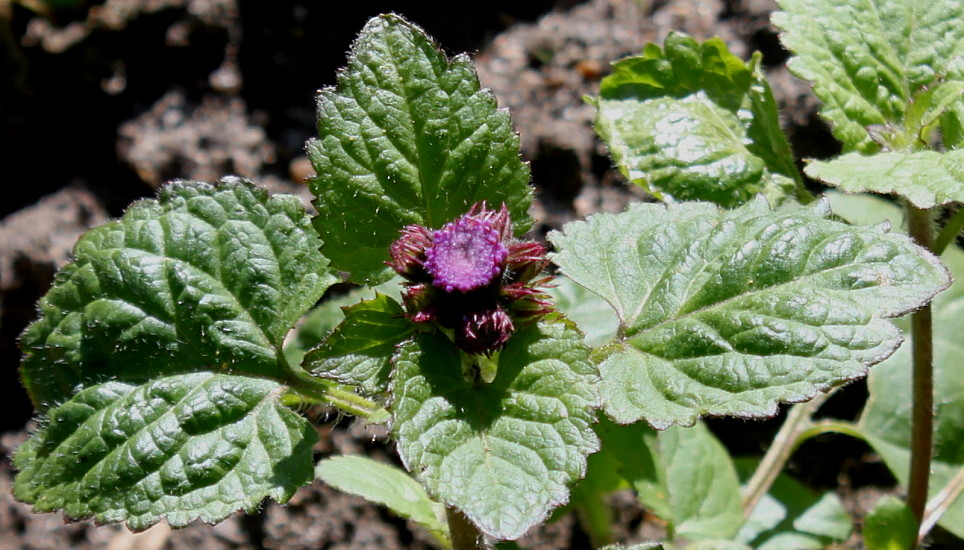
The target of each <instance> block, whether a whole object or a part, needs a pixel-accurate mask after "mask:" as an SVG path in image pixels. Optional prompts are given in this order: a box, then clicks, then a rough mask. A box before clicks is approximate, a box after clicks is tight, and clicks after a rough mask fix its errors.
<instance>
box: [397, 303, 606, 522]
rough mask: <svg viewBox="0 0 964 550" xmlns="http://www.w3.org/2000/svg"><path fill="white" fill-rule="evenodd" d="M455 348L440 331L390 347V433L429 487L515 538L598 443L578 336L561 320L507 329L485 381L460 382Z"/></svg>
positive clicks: (589, 370) (556, 501)
mask: <svg viewBox="0 0 964 550" xmlns="http://www.w3.org/2000/svg"><path fill="white" fill-rule="evenodd" d="M460 354H461V352H460V351H459V350H458V349H457V348H456V347H455V346H454V345H453V344H452V343H451V342H450V341H449V340H448V339H447V338H446V337H445V336H443V335H440V334H420V335H418V336H417V337H416V338H415V339H414V340H413V341H411V342H409V343H406V344H404V345H403V346H402V347H401V348H400V350H399V354H398V356H397V359H396V366H395V373H394V378H393V380H392V388H391V391H392V398H393V401H392V410H393V411H394V414H395V423H394V426H393V435H394V437H395V439H396V441H397V442H398V451H399V455H400V456H401V458H402V462H403V463H404V464H405V466H406V468H408V470H409V471H410V472H412V473H413V474H414V475H415V477H416V478H418V479H419V481H421V482H422V484H423V485H425V487H426V489H428V491H429V494H430V495H433V496H434V497H436V498H438V499H439V500H441V501H442V502H444V503H445V504H448V505H451V506H455V507H456V508H458V509H459V510H461V511H462V512H463V513H464V514H465V515H466V516H467V517H468V518H469V519H470V520H471V521H472V522H473V523H475V524H476V525H478V526H479V528H480V529H481V530H482V531H483V532H484V533H486V534H488V535H490V536H493V537H495V538H500V539H515V538H518V537H520V536H521V535H522V534H523V533H525V532H526V531H527V530H528V529H529V528H530V527H532V526H533V525H535V524H537V523H539V522H541V521H543V520H544V519H545V518H546V516H547V515H548V513H549V511H550V510H551V509H552V508H554V507H556V506H558V505H560V504H564V503H565V502H566V501H567V500H568V498H569V490H568V487H567V486H568V485H569V484H571V483H573V482H574V481H575V480H577V479H579V478H581V477H582V476H583V475H584V474H585V471H586V456H587V455H588V454H589V453H592V452H594V451H596V450H597V449H598V440H597V438H596V434H595V433H594V432H593V429H592V423H593V421H594V418H595V411H594V410H593V409H594V407H595V406H596V399H597V397H596V388H595V382H596V374H595V369H593V367H592V365H591V364H590V363H589V362H588V355H589V350H588V348H586V347H585V346H584V345H583V344H582V336H581V335H580V334H579V333H578V332H577V331H575V330H574V329H572V328H569V327H568V326H567V325H566V324H564V323H561V322H549V323H541V324H538V325H533V326H530V327H528V328H525V329H522V330H520V331H519V332H517V333H516V334H515V335H514V336H513V337H512V339H511V340H510V341H509V343H508V345H507V346H506V348H505V349H504V350H502V352H501V353H499V354H498V355H497V356H495V357H494V358H493V360H496V361H498V371H497V375H496V378H495V380H494V381H493V382H492V383H490V384H485V383H481V382H480V383H476V382H475V381H474V380H468V381H467V380H466V379H465V377H464V376H463V362H462V355H460ZM471 357H474V359H473V360H475V361H477V360H480V356H471Z"/></svg>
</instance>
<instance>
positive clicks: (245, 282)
mask: <svg viewBox="0 0 964 550" xmlns="http://www.w3.org/2000/svg"><path fill="white" fill-rule="evenodd" d="M320 245H321V242H320V241H319V240H318V236H317V233H315V231H314V229H313V228H312V227H311V223H310V221H309V219H308V216H307V214H306V213H305V211H304V208H303V207H302V205H301V201H300V200H299V199H297V198H296V197H292V196H284V195H277V196H271V197H269V196H268V193H267V192H266V191H264V190H263V189H258V188H256V187H254V186H253V185H251V184H249V183H247V182H244V181H241V180H237V179H230V180H225V181H224V182H222V183H221V185H219V186H217V187H213V186H210V185H207V184H203V183H196V182H178V183H174V184H172V185H169V186H166V187H164V188H163V189H161V191H160V193H159V195H158V199H157V200H146V201H141V202H138V203H136V204H134V205H133V206H131V207H130V208H129V209H128V211H127V212H126V213H125V214H124V217H123V218H121V219H120V220H117V221H114V222H110V223H107V224H105V225H102V226H99V227H96V228H94V229H92V230H90V231H89V232H87V233H86V234H85V235H84V236H83V237H81V239H80V241H78V243H77V245H76V247H75V249H74V255H75V259H74V260H73V261H72V262H70V263H69V264H67V265H66V266H65V267H64V268H63V269H62V270H61V271H60V272H59V273H58V274H57V277H56V280H55V281H54V285H53V287H52V288H51V289H50V291H49V292H48V293H47V295H46V296H45V297H44V298H43V299H42V300H41V302H40V311H41V314H42V317H41V318H40V319H39V320H38V321H36V322H35V323H34V324H32V325H31V326H30V327H28V328H27V330H26V331H25V332H24V334H23V337H22V339H21V347H22V348H23V350H24V354H25V357H24V361H23V364H22V366H21V373H22V378H23V382H24V385H25V386H26V387H27V390H28V391H29V392H30V395H31V397H32V398H33V400H34V404H35V405H36V406H37V407H38V408H39V409H41V410H43V409H45V408H46V407H47V406H49V405H52V404H54V403H57V402H61V401H63V400H64V399H66V398H67V397H69V396H70V395H71V394H72V393H73V392H74V391H75V387H76V386H77V385H78V384H88V383H91V382H95V381H98V380H104V379H107V378H110V377H119V378H120V379H121V380H124V381H129V382H141V381H145V380H150V379H152V378H155V377H158V376H163V375H168V374H175V373H178V372H188V371H196V370H198V369H217V370H218V371H229V372H232V373H235V374H251V375H256V376H262V377H274V378H279V379H283V378H284V377H285V376H286V370H285V367H284V365H283V363H284V361H283V359H280V358H279V357H280V352H279V350H280V349H281V345H282V343H283V340H284V338H285V336H286V335H287V333H288V331H289V329H291V327H292V325H294V323H295V321H296V320H297V319H298V318H299V317H300V316H301V315H302V314H303V313H304V312H305V311H306V310H307V309H308V308H309V307H311V306H312V305H314V303H315V302H316V301H317V300H318V298H320V297H321V295H322V294H323V293H324V291H325V289H326V288H328V286H329V285H330V284H332V282H333V281H334V280H335V278H334V277H333V276H332V275H331V274H330V273H329V272H328V269H327V265H328V262H327V261H326V260H325V258H324V257H323V256H321V254H320V253H319V252H318V248H319V247H320Z"/></svg>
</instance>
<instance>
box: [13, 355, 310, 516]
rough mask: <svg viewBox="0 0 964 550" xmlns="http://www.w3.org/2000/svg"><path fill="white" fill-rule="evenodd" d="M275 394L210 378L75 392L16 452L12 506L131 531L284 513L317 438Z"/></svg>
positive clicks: (263, 383)
mask: <svg viewBox="0 0 964 550" xmlns="http://www.w3.org/2000/svg"><path fill="white" fill-rule="evenodd" d="M282 389H283V388H282V387H281V386H279V385H278V384H276V383H274V382H271V381H268V380H259V379H256V378H249V377H241V376H229V375H224V374H211V373H197V374H182V375H177V376H170V377H166V378H160V379H157V380H154V381H153V382H149V383H146V384H143V385H133V384H125V383H121V382H107V383H105V384H100V385H97V386H92V387H90V388H87V389H84V390H82V391H80V392H79V393H78V394H76V395H75V396H74V397H73V398H71V399H70V400H69V401H67V402H66V403H63V404H62V405H60V406H58V407H56V408H53V409H51V410H50V412H49V415H48V418H49V420H48V421H47V422H46V423H45V425H44V426H43V427H42V428H41V429H40V430H39V431H38V432H37V433H36V434H34V435H33V436H32V437H31V438H30V439H29V440H28V441H27V442H26V443H24V444H23V445H22V446H21V447H20V448H19V449H18V450H17V453H16V456H15V458H14V466H15V467H16V468H18V469H19V470H20V474H19V475H18V476H17V479H16V482H15V485H14V495H15V496H16V497H17V499H19V500H22V501H24V502H27V503H30V504H33V506H34V510H36V511H38V512H51V511H54V510H63V512H64V514H65V515H67V516H68V517H69V518H71V519H85V518H94V519H95V520H96V521H98V522H100V523H107V522H119V521H126V522H127V524H128V525H129V526H130V528H131V529H133V530H135V531H139V530H143V529H146V528H148V527H150V526H151V525H153V524H155V523H157V522H159V521H161V520H162V519H166V520H167V521H168V523H170V524H171V526H172V527H183V526H185V525H187V524H189V523H191V522H193V521H195V520H198V519H199V520H201V521H204V522H207V523H215V522H218V521H221V520H222V519H224V518H226V517H228V516H229V515H231V514H232V513H234V512H235V511H237V510H239V509H243V510H245V511H247V512H248V513H254V512H255V511H256V510H257V509H258V507H259V505H260V504H261V501H262V500H264V499H265V498H266V497H271V498H274V499H275V500H278V501H279V502H285V501H287V500H288V499H289V498H291V496H292V495H293V494H294V492H295V490H296V489H297V488H298V487H300V486H302V485H305V484H306V483H308V482H310V481H311V479H312V469H313V468H312V455H311V448H312V446H313V445H314V443H315V442H316V441H317V439H318V436H317V435H316V433H315V430H314V429H313V428H312V427H311V424H309V423H308V422H307V421H306V420H305V419H303V418H302V417H300V416H298V415H297V414H295V413H294V412H292V411H290V410H288V409H287V408H285V407H283V406H281V405H280V404H279V403H278V398H279V396H280V395H281V392H282Z"/></svg>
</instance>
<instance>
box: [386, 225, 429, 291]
mask: <svg viewBox="0 0 964 550" xmlns="http://www.w3.org/2000/svg"><path fill="white" fill-rule="evenodd" d="M401 233H402V235H401V237H399V239H398V240H397V241H395V242H393V243H392V246H391V248H390V249H389V253H390V254H391V256H392V260H391V261H390V262H385V263H386V264H388V267H390V268H392V269H394V270H395V272H396V273H398V274H399V275H401V276H402V277H405V278H406V279H409V280H412V281H420V280H422V281H424V280H427V279H428V274H427V273H426V272H425V268H424V264H425V250H426V249H427V248H428V247H430V246H432V233H431V231H429V230H428V229H426V228H424V227H422V226H421V225H409V226H406V227H404V228H403V229H402V231H401Z"/></svg>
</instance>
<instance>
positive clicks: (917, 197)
mask: <svg viewBox="0 0 964 550" xmlns="http://www.w3.org/2000/svg"><path fill="white" fill-rule="evenodd" d="M805 171H806V173H807V175H808V176H810V177H812V178H815V179H819V180H822V181H824V182H826V183H829V184H831V185H834V186H836V187H839V188H840V189H842V190H844V191H847V192H848V193H861V192H865V191H870V192H874V193H897V194H899V195H901V196H902V197H905V198H907V199H908V200H909V201H910V202H912V203H914V205H915V206H917V207H918V208H931V207H933V206H936V205H940V204H947V203H950V202H964V149H959V150H955V151H947V152H946V153H939V152H937V151H918V152H914V153H900V152H894V153H878V154H875V155H868V156H864V155H861V154H859V153H849V154H846V155H843V156H842V157H838V158H836V159H833V160H830V161H814V162H811V163H810V164H809V165H808V166H807V167H806V169H805Z"/></svg>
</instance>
